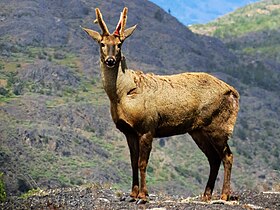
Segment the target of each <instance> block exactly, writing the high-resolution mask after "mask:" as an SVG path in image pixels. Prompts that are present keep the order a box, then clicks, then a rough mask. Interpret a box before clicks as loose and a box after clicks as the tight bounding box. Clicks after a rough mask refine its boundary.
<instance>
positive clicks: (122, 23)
mask: <svg viewBox="0 0 280 210" xmlns="http://www.w3.org/2000/svg"><path fill="white" fill-rule="evenodd" d="M127 11H128V9H127V7H125V8H123V12H122V14H121V15H122V18H121V29H120V37H121V39H123V38H124V29H125V26H126V21H127Z"/></svg>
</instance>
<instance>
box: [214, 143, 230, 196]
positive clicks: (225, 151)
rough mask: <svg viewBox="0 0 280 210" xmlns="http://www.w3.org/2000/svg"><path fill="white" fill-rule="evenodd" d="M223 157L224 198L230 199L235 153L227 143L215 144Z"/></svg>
mask: <svg viewBox="0 0 280 210" xmlns="http://www.w3.org/2000/svg"><path fill="white" fill-rule="evenodd" d="M215 147H216V148H217V150H218V152H219V154H220V156H221V158H222V161H223V165H224V183H223V188H222V195H221V199H222V200H229V198H230V193H231V190H230V177H231V168H232V163H233V154H232V152H231V150H230V148H229V146H228V144H227V143H225V144H224V145H222V146H221V145H216V146H215Z"/></svg>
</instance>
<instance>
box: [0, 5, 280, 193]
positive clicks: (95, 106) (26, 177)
mask: <svg viewBox="0 0 280 210" xmlns="http://www.w3.org/2000/svg"><path fill="white" fill-rule="evenodd" d="M124 5H126V6H127V7H128V8H129V14H128V25H133V24H136V23H138V28H137V31H136V32H135V33H134V35H133V36H132V37H131V38H129V39H128V40H127V41H126V43H125V45H124V47H123V48H124V54H125V55H126V58H127V61H128V65H129V67H130V68H134V69H141V70H143V71H144V72H153V73H157V74H172V73H178V72H183V71H207V72H211V73H212V74H214V75H216V76H218V77H220V78H222V79H223V80H225V81H227V82H228V83H230V84H231V85H233V86H235V87H236V88H237V89H238V90H239V92H240V93H241V110H240V114H239V119H238V123H237V126H236V130H235V134H234V136H233V138H232V140H231V141H230V144H231V146H232V148H233V152H234V154H235V163H234V169H233V178H232V186H233V190H238V189H244V188H246V189H255V190H264V189H265V190H268V189H269V190H271V189H273V190H276V189H278V188H279V178H280V174H279V169H280V168H279V164H278V162H279V152H278V151H279V148H280V143H279V141H278V140H279V136H280V133H279V129H278V128H279V127H280V125H279V124H280V123H279V122H280V120H279V115H278V114H277V113H279V111H280V110H279V107H280V106H279V105H280V99H279V94H278V92H277V91H276V90H277V88H278V87H279V83H273V80H274V78H272V77H271V75H270V74H269V72H264V74H265V75H266V74H269V76H270V77H269V78H267V77H263V76H262V75H261V78H265V79H264V80H260V81H261V82H259V80H256V79H255V80H254V79H252V75H253V74H249V75H247V72H246V71H244V70H243V71H241V70H240V69H243V68H242V66H246V65H247V63H246V62H245V61H244V60H243V57H242V58H240V57H239V55H236V54H235V53H234V52H232V51H230V50H228V48H227V46H226V45H224V44H223V43H222V42H221V41H220V40H218V39H217V38H211V37H207V36H202V35H196V34H194V33H192V32H191V31H190V30H188V29H187V28H186V27H185V26H184V25H182V24H180V23H179V22H178V21H177V20H176V19H175V18H174V17H172V16H170V15H169V14H167V13H165V12H164V11H163V10H162V9H160V8H159V7H157V6H156V5H154V4H152V3H150V2H149V1H144V0H143V1H142V0H141V1H139V0H137V1H136V0H133V1H131V0H130V1H128V0H126V1H117V2H114V3H113V5H112V3H109V2H106V1H101V0H100V1H94V2H93V1H91V2H89V1H87V2H85V1H81V0H70V1H44V0H36V1H29V0H22V1H20V2H19V1H15V0H14V1H10V0H4V1H1V2H0V14H1V22H0V28H1V30H0V49H1V50H0V119H1V121H0V122H1V124H0V141H1V145H0V171H1V172H3V173H4V181H5V184H6V189H7V192H8V195H16V194H17V195H18V194H21V193H23V192H26V191H27V190H29V189H31V188H38V187H40V188H54V187H63V186H76V185H82V184H86V183H94V182H96V183H103V184H104V183H111V184H112V185H113V187H114V188H117V189H122V190H127V191H128V189H129V188H130V182H131V180H130V179H131V177H130V175H131V170H130V163H129V155H128V149H127V145H126V141H125V140H124V136H123V135H122V134H121V133H120V132H119V131H118V130H116V128H115V126H114V125H113V123H112V120H111V117H110V113H109V101H108V99H107V97H106V95H105V93H104V91H103V89H102V87H101V83H100V75H99V61H98V57H99V53H98V46H96V45H95V43H93V42H92V40H90V39H88V37H87V36H86V34H84V33H83V31H82V30H81V29H80V25H82V26H84V27H89V28H95V29H96V30H98V29H97V26H94V25H93V24H92V20H93V19H94V18H95V12H94V9H95V8H96V7H97V6H98V7H99V8H100V9H101V11H102V12H103V16H104V19H105V21H106V22H107V25H108V27H109V29H111V30H112V29H113V28H114V27H115V24H116V22H117V20H118V17H119V12H120V11H121V10H122V8H123V6H124ZM167 29H168V30H167ZM136 49H137V50H136ZM248 65H249V64H248ZM247 67H248V68H251V66H250V65H249V66H247ZM258 68H259V66H258V65H257V64H252V68H251V69H252V70H254V71H257V70H258ZM273 72H276V71H273ZM246 76H247V77H246ZM244 78H248V79H249V80H244ZM266 78H267V79H266ZM174 151H176V152H174ZM252 166H253V167H252ZM208 170H209V169H208V163H207V160H206V158H205V157H204V156H203V154H202V152H200V151H199V149H198V148H197V146H196V145H195V143H194V142H193V141H192V140H191V139H190V137H189V136H188V135H184V136H176V137H170V138H164V139H159V140H155V141H154V148H153V151H152V154H151V161H150V164H149V168H148V185H149V187H150V189H151V192H153V191H156V192H161V191H164V192H165V193H167V194H170V195H174V194H176V195H177V194H178V195H197V194H199V193H200V192H202V191H203V188H204V186H205V183H206V179H207V177H208ZM221 184H222V176H221V175H219V179H218V181H217V184H216V187H217V188H216V189H217V190H220V188H221Z"/></svg>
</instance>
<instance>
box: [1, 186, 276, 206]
mask: <svg viewBox="0 0 280 210" xmlns="http://www.w3.org/2000/svg"><path fill="white" fill-rule="evenodd" d="M129 200H130V199H129V196H128V193H122V192H119V191H116V190H113V189H111V188H104V187H100V186H98V187H96V186H87V187H74V188H61V189H51V190H37V191H36V192H34V193H32V194H30V195H29V196H26V198H23V197H10V198H8V199H7V201H5V202H4V203H0V209H3V210H4V209H5V210H9V209H50V210H54V209H67V210H72V209H73V210H74V209H75V210H76V209H84V210H87V209H154V210H165V209H217V210H218V209H234V210H239V209H250V210H251V209H271V210H277V209H280V192H254V191H241V192H236V193H234V196H233V201H228V202H224V201H221V200H215V198H214V199H213V200H212V201H211V202H208V203H206V202H201V201H200V198H199V196H197V197H188V198H183V197H180V196H167V195H154V194H153V195H150V197H149V201H148V202H147V203H146V204H138V205H137V204H136V202H135V201H134V202H129Z"/></svg>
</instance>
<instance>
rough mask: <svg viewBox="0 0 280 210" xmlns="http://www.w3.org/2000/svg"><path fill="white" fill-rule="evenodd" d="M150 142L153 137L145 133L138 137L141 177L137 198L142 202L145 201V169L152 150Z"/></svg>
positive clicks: (146, 191) (146, 192)
mask: <svg viewBox="0 0 280 210" xmlns="http://www.w3.org/2000/svg"><path fill="white" fill-rule="evenodd" d="M152 141H153V136H152V134H151V133H146V134H144V135H142V136H141V137H140V141H139V163H138V166H139V170H140V177H141V185H140V192H139V194H138V198H139V199H141V200H143V201H144V202H146V201H147V197H146V196H147V195H148V190H147V185H146V169H147V165H148V161H149V157H150V152H151V149H152Z"/></svg>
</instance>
